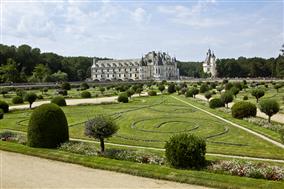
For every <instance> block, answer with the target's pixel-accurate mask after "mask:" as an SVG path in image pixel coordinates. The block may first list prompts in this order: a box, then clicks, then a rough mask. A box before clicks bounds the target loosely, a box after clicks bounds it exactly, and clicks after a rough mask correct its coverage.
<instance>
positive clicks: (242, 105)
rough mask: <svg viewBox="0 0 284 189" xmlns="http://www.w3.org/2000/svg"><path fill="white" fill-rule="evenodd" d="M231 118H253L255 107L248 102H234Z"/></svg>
mask: <svg viewBox="0 0 284 189" xmlns="http://www.w3.org/2000/svg"><path fill="white" fill-rule="evenodd" d="M232 116H233V117H234V118H239V119H241V118H244V117H255V116H256V106H255V105H254V104H252V103H250V102H245V101H242V102H236V103H235V104H234V105H233V107H232Z"/></svg>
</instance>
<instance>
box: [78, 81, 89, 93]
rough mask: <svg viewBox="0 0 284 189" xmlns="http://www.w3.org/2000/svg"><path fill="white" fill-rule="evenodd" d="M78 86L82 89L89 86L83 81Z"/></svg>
mask: <svg viewBox="0 0 284 189" xmlns="http://www.w3.org/2000/svg"><path fill="white" fill-rule="evenodd" d="M80 88H81V90H82V91H83V90H87V89H88V88H90V86H89V85H88V83H86V82H84V83H81V85H80Z"/></svg>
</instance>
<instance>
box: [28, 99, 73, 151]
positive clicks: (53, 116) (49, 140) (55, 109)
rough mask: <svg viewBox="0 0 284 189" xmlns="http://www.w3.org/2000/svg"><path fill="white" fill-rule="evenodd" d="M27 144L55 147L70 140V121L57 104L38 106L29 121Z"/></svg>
mask: <svg viewBox="0 0 284 189" xmlns="http://www.w3.org/2000/svg"><path fill="white" fill-rule="evenodd" d="M27 136H28V142H27V145H28V146H31V147H39V148H55V147H58V146H59V145H60V144H61V143H64V142H66V141H68V140H69V133H68V123H67V119H66V117H65V114H64V112H63V111H62V110H61V108H60V107H59V106H57V105H56V104H53V103H51V104H43V105H41V106H39V107H37V108H36V109H35V110H34V111H33V113H32V115H31V117H30V121H29V126H28V134H27Z"/></svg>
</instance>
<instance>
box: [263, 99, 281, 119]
mask: <svg viewBox="0 0 284 189" xmlns="http://www.w3.org/2000/svg"><path fill="white" fill-rule="evenodd" d="M259 109H260V111H262V112H263V113H265V114H266V115H267V116H268V122H269V123H270V119H271V116H273V115H274V114H276V113H277V112H279V110H280V105H279V103H278V102H277V101H276V100H274V99H266V100H262V101H260V103H259Z"/></svg>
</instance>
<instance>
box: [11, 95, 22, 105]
mask: <svg viewBox="0 0 284 189" xmlns="http://www.w3.org/2000/svg"><path fill="white" fill-rule="evenodd" d="M23 102H24V100H23V97H21V96H15V97H13V98H12V103H13V104H22V103H23Z"/></svg>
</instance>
